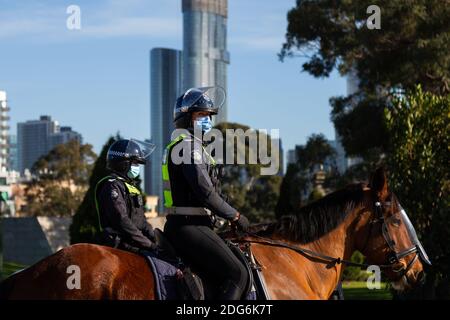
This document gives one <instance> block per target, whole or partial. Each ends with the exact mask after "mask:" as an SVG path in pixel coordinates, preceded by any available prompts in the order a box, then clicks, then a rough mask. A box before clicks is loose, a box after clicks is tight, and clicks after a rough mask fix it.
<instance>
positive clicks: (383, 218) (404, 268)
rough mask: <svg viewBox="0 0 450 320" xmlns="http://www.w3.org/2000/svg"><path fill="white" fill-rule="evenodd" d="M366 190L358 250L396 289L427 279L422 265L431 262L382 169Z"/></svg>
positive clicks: (410, 286) (357, 239) (357, 236)
mask: <svg viewBox="0 0 450 320" xmlns="http://www.w3.org/2000/svg"><path fill="white" fill-rule="evenodd" d="M364 191H365V203H366V205H365V207H364V210H363V213H362V215H361V216H362V219H361V221H360V223H359V226H357V228H356V248H357V249H358V250H359V251H361V252H362V253H363V254H364V255H365V256H366V258H367V260H368V263H370V264H374V265H380V266H382V267H383V270H384V273H385V275H386V277H387V278H388V279H389V280H390V281H391V283H392V286H393V288H394V289H395V290H398V291H403V290H408V289H411V288H412V287H414V286H415V285H416V284H417V283H420V282H422V281H423V280H424V266H423V263H425V264H429V265H431V262H430V260H429V258H428V256H427V254H426V252H425V250H424V248H423V246H422V244H421V243H420V241H419V239H418V237H417V234H416V231H415V230H414V227H413V225H412V223H411V222H410V220H409V218H408V216H407V214H406V212H405V210H404V209H403V208H402V206H401V205H400V202H399V200H398V199H397V197H396V196H395V194H394V193H393V192H391V191H390V190H389V188H388V182H387V178H386V174H385V171H384V169H383V168H379V169H377V170H376V171H375V173H374V174H373V176H372V178H371V181H370V183H369V185H368V187H366V188H364Z"/></svg>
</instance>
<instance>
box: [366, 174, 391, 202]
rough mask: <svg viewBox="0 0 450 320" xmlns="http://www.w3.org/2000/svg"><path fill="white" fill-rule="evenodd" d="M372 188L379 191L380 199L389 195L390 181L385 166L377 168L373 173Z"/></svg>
mask: <svg viewBox="0 0 450 320" xmlns="http://www.w3.org/2000/svg"><path fill="white" fill-rule="evenodd" d="M370 188H372V190H373V191H375V192H376V193H377V195H378V197H379V198H380V200H384V199H385V198H386V197H387V196H388V183H387V177H386V171H385V169H384V167H379V168H377V169H376V170H375V172H374V173H373V174H372V177H371V179H370Z"/></svg>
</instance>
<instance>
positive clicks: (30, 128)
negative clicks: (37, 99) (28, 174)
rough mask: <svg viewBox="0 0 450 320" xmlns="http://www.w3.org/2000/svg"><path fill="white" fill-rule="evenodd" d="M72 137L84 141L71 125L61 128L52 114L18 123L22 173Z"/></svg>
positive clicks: (19, 160)
mask: <svg viewBox="0 0 450 320" xmlns="http://www.w3.org/2000/svg"><path fill="white" fill-rule="evenodd" d="M72 139H76V140H78V141H80V143H81V142H82V137H81V135H80V134H79V133H77V132H74V131H72V129H71V128H70V127H62V128H60V126H59V124H58V122H57V121H54V120H52V118H51V117H50V116H41V117H40V119H39V120H30V121H27V122H22V123H18V124H17V149H18V152H17V155H18V164H19V165H18V167H19V171H20V173H24V172H25V170H26V169H30V170H31V168H32V167H33V165H34V163H35V162H36V161H37V160H38V159H39V158H40V157H41V156H43V155H46V154H47V153H48V152H49V151H50V150H52V149H53V148H54V147H56V145H58V144H60V143H66V142H68V141H70V140H72Z"/></svg>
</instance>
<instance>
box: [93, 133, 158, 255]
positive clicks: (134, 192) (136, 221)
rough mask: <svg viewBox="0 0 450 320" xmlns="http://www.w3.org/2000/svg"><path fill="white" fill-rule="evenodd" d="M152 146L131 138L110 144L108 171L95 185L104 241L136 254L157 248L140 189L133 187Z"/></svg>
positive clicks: (106, 243)
mask: <svg viewBox="0 0 450 320" xmlns="http://www.w3.org/2000/svg"><path fill="white" fill-rule="evenodd" d="M153 149H154V145H152V144H150V143H145V142H141V141H138V140H134V139H131V140H126V139H123V140H118V141H116V142H114V143H113V144H112V145H111V146H110V148H109V150H108V153H107V168H108V170H109V171H110V174H109V175H108V176H106V177H104V178H103V179H101V180H100V181H99V182H98V183H97V185H96V188H95V203H96V208H97V213H98V219H99V225H100V229H101V231H102V235H103V237H102V242H103V244H105V245H109V246H114V247H117V248H120V249H123V250H127V251H132V252H135V253H138V252H140V251H142V250H156V249H157V246H156V244H155V234H154V232H153V228H152V226H151V225H150V224H149V223H148V222H147V220H146V218H145V215H144V202H143V198H142V194H141V191H140V190H139V189H138V188H137V187H136V179H137V178H138V176H139V171H140V170H139V169H140V165H143V164H145V163H146V158H147V157H148V156H149V155H150V153H151V152H152V151H153Z"/></svg>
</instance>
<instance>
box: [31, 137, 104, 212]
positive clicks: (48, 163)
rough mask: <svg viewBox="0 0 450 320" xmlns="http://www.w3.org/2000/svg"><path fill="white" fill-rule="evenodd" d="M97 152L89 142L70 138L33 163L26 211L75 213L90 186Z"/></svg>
mask: <svg viewBox="0 0 450 320" xmlns="http://www.w3.org/2000/svg"><path fill="white" fill-rule="evenodd" d="M95 159H96V154H95V153H94V151H92V146H91V145H90V144H80V143H79V142H78V141H77V140H71V141H69V142H67V143H65V144H59V145H57V146H56V147H55V148H54V149H53V150H51V151H50V152H49V153H48V154H47V155H45V156H42V157H41V158H40V159H38V161H37V162H36V163H35V164H34V165H33V167H32V172H33V174H34V178H33V180H32V181H31V183H29V185H28V186H27V188H26V191H25V196H26V199H27V213H28V214H30V215H33V216H72V215H73V214H74V213H75V210H76V209H77V207H78V205H79V204H80V202H81V199H82V197H83V194H84V192H85V190H86V187H87V180H88V177H89V175H90V172H91V170H92V166H93V162H94V161H95Z"/></svg>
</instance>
